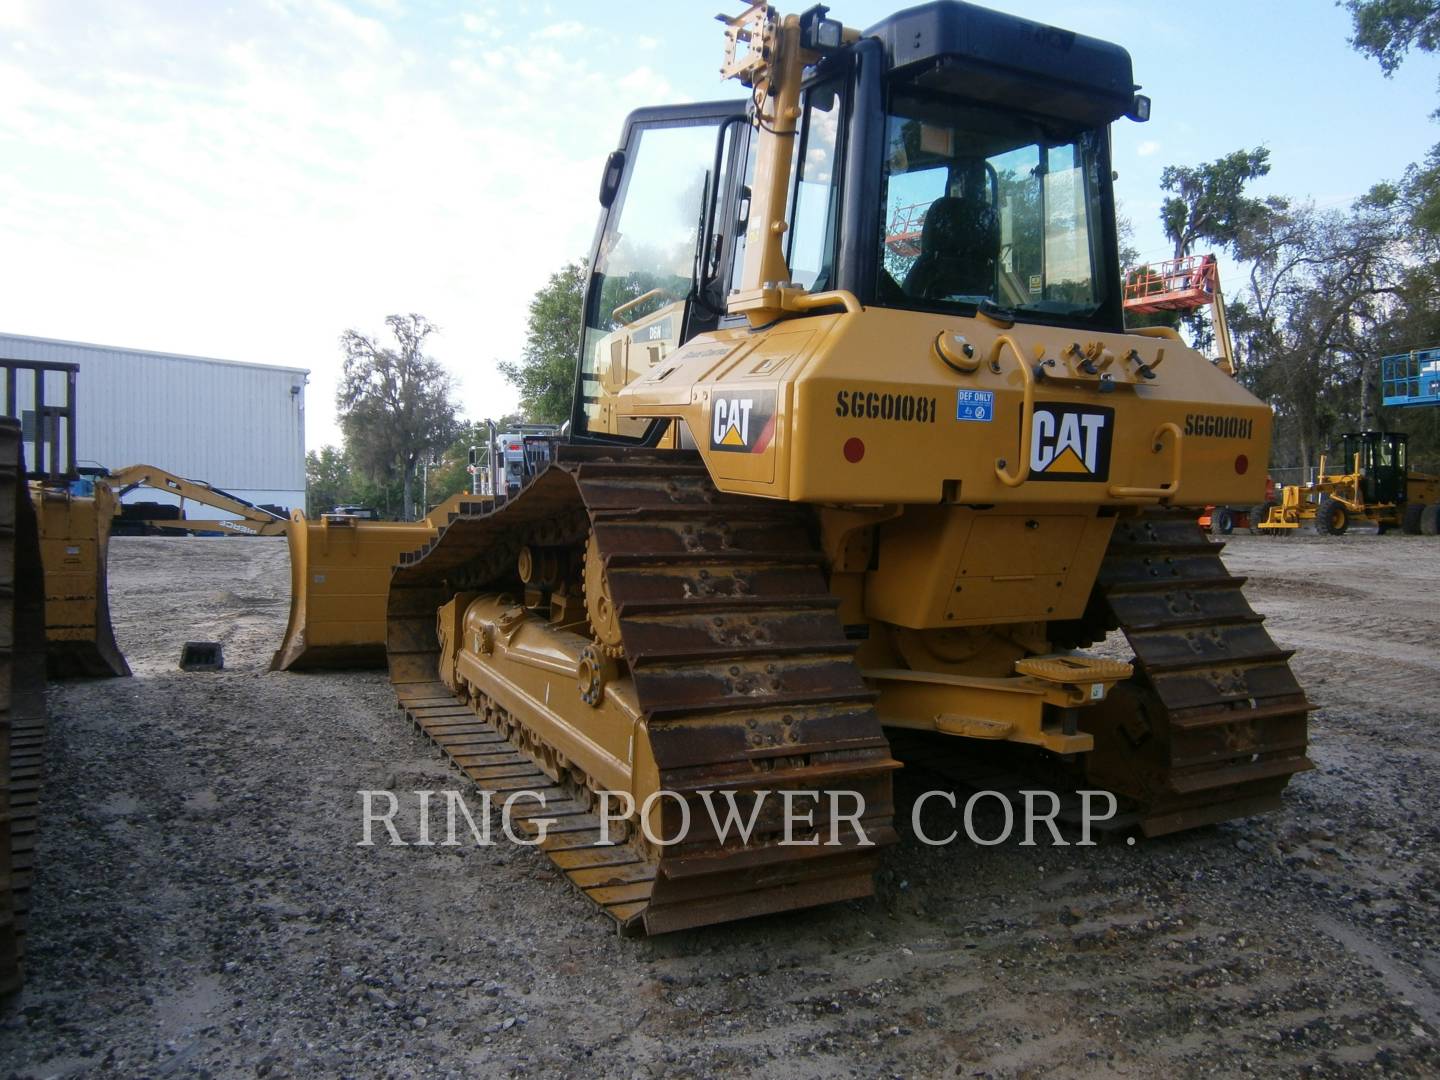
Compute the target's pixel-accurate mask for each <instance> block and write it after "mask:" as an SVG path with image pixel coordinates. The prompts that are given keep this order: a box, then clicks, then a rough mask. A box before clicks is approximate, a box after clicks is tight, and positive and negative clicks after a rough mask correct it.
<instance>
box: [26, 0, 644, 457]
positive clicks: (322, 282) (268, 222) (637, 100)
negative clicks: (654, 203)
mask: <svg viewBox="0 0 1440 1080" xmlns="http://www.w3.org/2000/svg"><path fill="white" fill-rule="evenodd" d="M5 2H6V0H0V4H3V3H5ZM354 2H358V0H354ZM59 7H60V6H59V5H56V7H55V8H48V7H40V8H35V9H32V10H33V12H34V13H35V14H36V16H37V18H38V20H39V24H40V25H39V26H38V28H37V32H36V33H35V34H32V35H27V40H29V41H31V42H32V44H33V45H34V48H33V49H32V51H31V53H29V54H26V55H18V54H9V55H6V56H5V57H4V59H3V60H0V100H4V101H5V103H6V106H5V108H4V109H3V110H0V160H3V161H5V162H6V167H5V169H3V170H0V236H4V237H5V248H6V258H5V259H4V260H0V296H4V297H5V299H6V310H5V314H4V315H3V316H0V328H3V329H5V330H10V331H14V332H18V333H30V334H37V335H41V336H48V337H59V338H69V339H78V340H92V341H100V342H105V343H110V344H118V345H132V346H135V347H139V348H158V349H163V350H167V351H173V352H193V353H198V354H202V355H210V356H222V357H231V358H234V359H240V360H252V361H259V362H270V363H282V364H294V365H296V366H300V367H308V368H310V369H312V376H311V385H310V389H309V394H308V404H309V408H308V409H307V419H308V430H307V436H306V437H307V441H308V443H309V445H311V446H318V445H321V444H323V443H325V442H335V441H337V439H338V432H337V431H336V428H335V426H334V421H333V400H334V389H335V382H336V379H337V377H338V374H339V366H340V364H339V361H340V356H339V350H338V348H337V345H336V340H337V338H338V336H339V334H340V332H341V331H342V330H344V329H346V328H347V327H355V328H356V329H361V330H367V331H378V330H381V329H383V326H382V320H383V319H384V317H385V315H387V314H389V313H391V312H396V311H402V312H403V311H419V312H422V313H424V314H425V315H427V316H429V317H430V318H431V319H433V320H434V321H435V322H436V323H437V324H438V325H439V326H440V327H441V328H442V333H441V334H440V335H438V336H437V337H436V338H434V339H432V343H433V352H434V355H435V356H436V357H437V358H438V359H440V360H441V361H442V362H443V363H445V364H446V365H447V366H448V367H449V368H450V369H451V370H452V371H453V372H454V373H455V374H456V375H457V377H458V379H459V381H460V384H461V391H462V407H463V410H464V412H465V413H466V414H467V415H469V416H471V417H474V418H483V417H485V416H488V415H495V416H498V415H500V414H502V413H505V412H507V411H509V410H510V409H512V408H513V407H514V404H515V393H514V389H513V388H512V387H511V386H509V385H508V384H507V383H506V382H505V381H504V380H503V379H502V378H501V377H500V375H499V374H498V372H497V371H496V370H495V368H494V362H495V361H496V360H497V359H511V358H514V357H515V356H516V355H517V354H518V352H519V351H520V348H521V346H522V344H523V340H524V313H525V310H526V306H527V304H528V301H529V299H530V297H531V295H532V294H533V293H534V291H535V290H536V289H537V288H538V287H540V286H541V285H543V284H544V282H545V280H546V279H547V277H548V276H549V275H550V273H551V272H553V271H554V270H555V269H556V268H557V267H558V266H559V265H561V264H562V263H563V262H565V261H567V260H569V259H571V258H574V257H576V256H580V255H583V254H584V253H585V251H586V249H587V247H588V244H589V240H590V236H591V232H592V230H593V228H594V222H595V214H596V211H597V208H596V205H595V198H594V189H595V183H596V179H597V177H598V175H599V170H600V166H601V163H602V161H603V160H604V156H605V153H606V152H607V151H608V150H609V149H610V148H611V144H612V142H613V140H614V138H615V136H616V134H617V132H618V131H619V127H620V122H621V120H622V119H623V117H624V115H625V113H626V112H628V111H629V110H630V109H631V108H632V107H634V106H635V105H638V104H651V103H656V102H661V101H667V100H670V98H671V88H670V86H669V84H668V82H667V81H666V80H665V79H664V78H663V77H662V76H661V75H660V74H659V73H658V72H656V71H654V70H651V69H649V68H643V67H642V68H641V69H639V70H632V71H629V73H628V74H627V76H626V77H625V78H624V79H621V80H617V79H616V78H614V76H613V73H611V72H609V71H607V70H603V69H601V68H600V67H597V66H596V65H597V64H598V63H600V61H599V60H592V59H590V58H589V54H588V50H583V49H582V50H574V49H573V48H571V49H567V48H566V47H565V45H564V41H563V39H556V41H555V42H554V46H553V47H552V46H551V45H549V44H547V45H546V46H545V47H542V48H537V47H536V46H535V45H534V44H533V43H532V44H530V45H529V46H526V47H524V48H520V47H517V46H507V45H505V44H504V43H503V41H502V42H496V43H494V44H493V45H492V46H491V47H489V48H487V50H486V51H485V52H483V53H482V52H479V51H477V50H474V49H471V50H469V51H466V50H464V49H462V48H461V46H460V43H459V42H458V41H456V40H455V39H453V38H448V37H447V40H448V41H452V42H453V44H451V45H450V46H449V47H447V48H444V49H440V50H431V49H425V48H422V49H420V55H421V57H422V60H417V61H416V62H414V63H408V64H407V63H404V62H403V58H402V50H400V49H398V48H396V47H395V45H394V38H395V36H396V35H393V34H391V33H390V31H389V30H387V29H386V27H385V26H384V25H383V24H382V23H380V22H377V21H376V20H373V19H369V18H366V17H364V16H360V15H356V14H355V12H354V11H353V10H351V8H349V7H345V6H344V5H341V4H338V3H335V2H334V0H321V2H317V0H272V2H271V3H270V5H269V6H268V7H260V6H254V5H239V6H237V7H235V8H231V9H226V10H225V12H224V14H215V13H213V12H212V11H211V10H210V9H206V11H205V13H204V14H200V10H201V9H199V8H198V7H197V8H195V9H185V10H187V11H193V12H195V14H194V15H193V16H192V17H188V18H187V17H181V16H175V15H173V14H171V15H168V16H167V17H166V18H165V19H157V18H156V17H155V15H154V13H152V12H148V11H147V10H145V9H144V7H143V6H142V5H141V4H139V3H137V4H136V6H135V8H134V9H132V8H129V7H124V8H122V7H115V8H108V9H102V12H103V15H102V16H100V17H97V18H95V19H94V20H93V21H92V22H85V23H80V22H75V21H73V20H70V19H69V18H68V17H66V16H64V15H63V14H61V13H59ZM214 10H215V11H218V9H214ZM480 17H481V18H484V15H483V14H482V16H480ZM157 24H163V25H157ZM454 25H455V24H454V23H450V26H451V27H453V26H454ZM490 25H491V24H489V23H487V24H486V26H490ZM494 29H496V31H497V32H498V30H499V26H498V24H497V25H496V26H495V27H494ZM337 31H339V32H338V33H337ZM386 42H389V44H385V43H386ZM577 101H583V102H584V103H585V107H584V108H583V109H577V108H576V107H575V103H576V102H577ZM537 117H544V118H545V122H544V123H543V124H541V123H537V120H536V118H537ZM76 297H84V298H85V302H84V303H78V304H77V303H76V302H75V298H76Z"/></svg>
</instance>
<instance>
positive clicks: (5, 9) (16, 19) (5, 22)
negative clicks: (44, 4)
mask: <svg viewBox="0 0 1440 1080" xmlns="http://www.w3.org/2000/svg"><path fill="white" fill-rule="evenodd" d="M29 8H30V5H29V4H28V3H27V2H26V0H0V26H3V27H5V28H6V29H9V30H20V29H23V28H24V27H25V26H27V25H29V22H30V11H29Z"/></svg>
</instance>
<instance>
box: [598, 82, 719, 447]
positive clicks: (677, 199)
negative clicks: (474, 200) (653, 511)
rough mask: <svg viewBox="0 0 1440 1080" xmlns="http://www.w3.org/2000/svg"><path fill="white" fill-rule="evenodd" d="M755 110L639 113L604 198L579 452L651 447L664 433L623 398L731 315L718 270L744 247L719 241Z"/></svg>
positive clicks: (609, 166)
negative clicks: (597, 446) (589, 446)
mask: <svg viewBox="0 0 1440 1080" xmlns="http://www.w3.org/2000/svg"><path fill="white" fill-rule="evenodd" d="M744 116H745V103H744V102H743V101H738V102H711V103H707V104H699V105H684V106H674V107H666V108H655V109H640V110H637V111H636V112H634V113H631V114H630V116H629V118H628V119H627V120H626V121H625V128H624V133H623V136H622V139H621V145H620V149H618V150H617V151H616V152H615V153H613V154H611V155H610V160H609V161H608V162H607V163H606V173H605V177H604V179H603V181H602V186H601V204H602V206H604V208H605V209H604V213H603V214H602V217H601V221H600V227H599V229H598V230H597V233H596V238H595V246H594V249H593V250H592V253H591V257H590V267H589V270H590V272H589V276H588V279H587V281H586V288H585V302H584V327H583V330H582V333H581V342H580V363H579V365H578V373H577V381H576V387H575V403H574V407H573V409H572V413H571V438H572V439H573V440H574V441H576V442H594V441H603V442H637V443H645V444H651V443H653V442H655V441H656V440H657V439H658V438H659V436H660V434H661V432H660V428H662V427H663V425H664V421H651V420H637V419H634V418H630V417H620V416H617V415H616V414H615V411H614V408H613V401H614V396H615V395H616V394H617V393H618V392H619V391H620V390H622V389H623V388H624V387H625V386H626V385H627V384H628V383H630V382H631V381H633V380H634V379H636V378H639V377H640V376H642V375H645V374H648V373H649V372H650V371H652V370H653V369H654V368H655V367H656V366H657V365H659V364H660V363H661V362H662V361H663V360H664V359H665V357H666V356H667V355H669V354H670V353H671V352H673V351H674V350H675V349H676V348H678V347H679V346H680V345H681V344H682V343H683V342H685V341H687V340H689V339H690V338H691V337H692V336H694V335H695V334H696V333H699V332H701V331H702V330H706V329H710V328H713V327H714V326H715V324H716V321H717V319H718V317H719V315H720V309H723V300H724V297H723V295H722V290H721V289H720V287H719V286H718V283H717V281H716V278H717V275H716V273H715V272H714V269H713V268H715V267H717V266H720V265H723V264H724V263H725V262H726V260H727V258H728V257H729V256H730V250H729V249H730V247H731V246H732V245H733V243H734V238H733V236H732V235H731V233H732V230H728V229H723V228H720V229H717V228H716V217H717V206H718V205H719V204H720V203H722V202H724V201H725V200H726V199H728V198H733V187H734V185H733V184H732V183H731V182H730V179H729V178H730V176H731V175H732V174H733V172H734V168H733V164H734V159H736V158H737V157H738V156H739V147H740V146H741V144H742V143H743V142H745V141H746V140H744V139H743V138H741V135H742V133H744V132H746V131H747V129H746V128H745V126H744V125H743V123H741V122H740V121H743V119H744Z"/></svg>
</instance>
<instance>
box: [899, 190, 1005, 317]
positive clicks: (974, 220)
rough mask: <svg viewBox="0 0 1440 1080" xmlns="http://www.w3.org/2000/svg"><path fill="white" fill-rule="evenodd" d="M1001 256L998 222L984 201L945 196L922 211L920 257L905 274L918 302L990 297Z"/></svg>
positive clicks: (905, 286) (910, 291)
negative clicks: (957, 297)
mask: <svg viewBox="0 0 1440 1080" xmlns="http://www.w3.org/2000/svg"><path fill="white" fill-rule="evenodd" d="M999 254H1000V220H999V218H998V217H997V216H996V214H995V210H994V208H993V207H991V206H989V205H988V204H987V203H986V202H985V201H984V199H982V198H974V197H965V196H955V195H945V196H942V197H941V198H938V199H936V200H935V201H934V202H933V203H931V204H930V209H928V210H926V211H925V224H924V225H922V226H921V228H920V257H919V258H917V259H916V260H915V265H914V266H912V267H911V268H910V272H909V273H908V274H906V275H905V285H904V289H905V292H906V293H907V294H908V295H910V296H913V297H915V298H917V299H922V300H943V299H944V298H946V297H949V296H993V295H994V294H995V262H996V259H997V258H998V256H999Z"/></svg>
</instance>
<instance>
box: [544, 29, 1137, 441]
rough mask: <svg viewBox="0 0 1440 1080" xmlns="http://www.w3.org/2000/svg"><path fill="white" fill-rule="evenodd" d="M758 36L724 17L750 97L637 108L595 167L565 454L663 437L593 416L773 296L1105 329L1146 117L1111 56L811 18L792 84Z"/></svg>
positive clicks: (1011, 35)
mask: <svg viewBox="0 0 1440 1080" xmlns="http://www.w3.org/2000/svg"><path fill="white" fill-rule="evenodd" d="M817 10H818V12H819V14H818V15H814V12H815V11H817ZM812 16H814V17H812ZM767 18H773V13H768V14H767V11H766V9H764V5H755V6H754V7H753V8H752V9H751V11H750V12H747V13H746V15H744V16H740V17H738V18H736V19H733V20H728V21H729V22H730V23H731V25H732V27H734V28H738V29H735V30H734V31H733V32H732V38H733V39H734V40H735V41H744V42H749V44H750V46H751V50H750V52H751V56H750V58H748V59H740V60H738V61H737V60H734V58H733V57H732V59H731V61H730V62H728V63H727V73H728V74H731V75H733V76H734V77H736V78H739V79H740V81H741V82H742V83H744V84H745V85H746V86H750V87H751V88H752V89H753V90H754V94H753V95H752V97H751V98H750V99H749V100H740V101H733V102H713V103H706V104H697V105H688V106H683V107H677V108H654V109H642V110H638V111H637V112H635V113H633V114H632V115H631V116H630V117H629V118H628V120H627V122H626V124H625V128H624V133H623V137H622V142H621V146H620V148H619V149H617V150H616V151H615V152H614V153H612V154H611V156H610V159H609V160H608V161H607V163H606V167H605V171H604V174H603V179H602V183H601V191H600V202H601V205H602V207H604V211H605V212H604V215H603V217H602V220H601V222H600V226H599V229H598V231H597V234H596V238H595V244H594V248H593V250H592V257H591V263H590V278H589V281H588V283H587V289H586V297H585V307H584V312H585V328H584V335H583V344H582V352H581V362H580V364H579V371H578V381H577V385H576V393H575V405H574V413H573V416H572V425H571V435H572V438H574V439H575V440H576V441H580V442H587V441H607V442H613V441H622V442H624V441H628V442H636V443H642V444H646V445H654V444H655V443H656V442H658V441H659V438H660V436H661V435H662V434H663V429H664V428H665V426H666V425H667V423H668V421H665V420H663V419H661V420H657V419H648V418H639V417H634V416H622V415H618V414H617V413H616V411H615V409H614V406H613V404H612V402H611V400H610V399H611V398H612V396H613V395H615V394H617V393H618V392H619V391H620V390H622V389H623V388H624V387H625V386H626V385H628V384H629V383H630V382H632V381H633V380H635V379H637V378H639V377H642V376H644V375H648V374H651V373H652V372H655V371H657V370H658V369H659V368H660V367H661V366H662V365H663V361H664V359H665V357H666V356H667V355H668V354H669V353H671V352H673V351H674V350H676V349H677V348H679V346H681V345H682V344H684V343H685V342H686V341H688V340H689V339H690V338H691V337H693V336H694V335H695V334H697V333H702V332H705V331H709V330H715V329H724V328H728V327H732V326H746V325H749V326H750V327H752V328H757V329H758V328H760V327H766V326H769V325H771V324H773V323H774V322H775V321H776V319H777V317H781V318H783V317H784V315H785V312H784V311H783V310H782V308H783V305H782V304H780V303H779V301H777V297H778V296H780V295H781V294H794V293H808V294H812V295H813V294H820V293H827V292H831V291H834V290H843V291H844V292H846V293H848V294H850V295H851V296H853V297H854V298H856V299H858V301H859V303H860V304H862V305H865V306H867V307H868V306H879V307H888V308H900V309H907V310H913V311H921V312H930V313H942V314H956V315H961V316H974V315H976V313H977V312H979V313H982V314H991V315H993V316H995V317H997V318H1003V319H1006V320H1010V321H1020V322H1032V323H1040V324H1046V325H1053V326H1063V327H1073V328H1075V329H1077V330H1093V331H1121V330H1122V329H1123V326H1124V322H1123V316H1122V308H1121V299H1122V297H1121V295H1120V285H1119V282H1120V268H1119V262H1118V256H1117V242H1116V232H1115V205H1114V194H1113V190H1112V187H1111V181H1112V174H1111V165H1110V137H1109V125H1110V123H1111V122H1112V121H1114V120H1116V119H1118V118H1120V117H1122V116H1130V117H1131V118H1132V119H1136V120H1143V119H1147V118H1148V110H1149V103H1148V100H1147V99H1145V98H1142V97H1138V96H1136V94H1135V90H1136V87H1135V85H1134V83H1133V82H1132V80H1131V65H1130V57H1129V55H1128V53H1126V52H1125V50H1124V49H1122V48H1120V47H1118V46H1115V45H1111V44H1109V43H1106V42H1102V41H1098V40H1095V39H1091V38H1086V37H1083V36H1080V35H1075V34H1069V33H1064V32H1061V31H1056V30H1053V29H1051V28H1043V27H1039V26H1038V24H1033V23H1029V22H1027V21H1026V20H1020V19H1015V18H1013V17H1010V16H1007V15H1003V14H999V13H996V12H992V11H987V10H984V9H982V8H978V7H974V6H973V5H970V4H966V3H959V2H946V3H936V4H928V5H924V6H922V7H918V8H913V9H911V10H909V11H903V12H900V13H898V14H896V15H893V16H891V17H890V18H888V19H886V20H884V21H883V22H881V23H879V24H878V25H876V26H874V27H872V28H870V29H869V30H867V31H865V32H863V33H858V34H857V33H854V32H851V31H845V32H844V34H843V36H841V35H840V34H839V30H838V24H836V38H835V40H826V39H825V36H824V35H823V33H817V32H811V31H803V28H804V27H805V26H806V25H807V23H806V20H807V19H809V20H810V22H809V25H810V26H811V27H812V28H813V27H815V26H817V25H821V26H823V24H825V23H826V22H828V20H825V19H824V9H812V12H808V13H806V15H802V16H801V17H800V20H801V26H802V31H803V32H802V36H804V35H805V34H808V35H809V36H808V37H806V38H805V40H806V42H807V44H806V45H805V46H804V49H805V51H803V52H802V54H801V55H800V59H799V60H798V61H797V62H796V63H795V64H794V66H792V67H791V68H790V69H789V70H791V71H792V72H798V73H799V75H798V78H795V79H790V78H788V77H787V76H786V75H785V72H784V70H781V69H783V68H784V64H783V62H782V61H780V60H778V59H776V58H775V57H774V56H773V55H771V52H770V50H769V49H768V47H762V45H761V42H762V40H764V41H767V42H768V41H769V40H770V39H768V38H764V35H765V34H766V33H768V32H769V30H767V25H768V24H767V23H766V22H765V20H766V19H767ZM816 20H818V23H817V21H816ZM742 22H743V23H745V26H744V27H743V28H742V27H741V23H742ZM1040 31H1043V32H1044V33H1048V34H1050V35H1052V36H1051V37H1048V38H1047V37H1045V36H1044V34H1041V36H1040V37H1039V38H1037V37H1036V34H1037V32H1040ZM1056 35H1058V36H1056ZM1061 38H1063V40H1061ZM767 65H768V67H767ZM760 70H769V71H770V74H769V75H768V76H766V75H761V74H756V72H757V71H760ZM764 78H769V79H770V80H771V81H770V82H769V83H764V82H763V79H764ZM795 84H798V86H796V85H795ZM791 100H793V102H794V104H793V107H790V106H788V105H787V106H785V107H783V108H782V105H780V104H777V101H778V102H782V103H784V102H788V101H791ZM777 109H778V110H780V112H777V113H776V114H775V115H777V116H779V115H780V113H781V112H783V113H784V114H785V115H786V116H788V117H789V118H790V120H791V121H793V128H794V130H793V132H792V131H785V130H780V129H779V128H777V126H776V122H775V121H774V120H771V119H767V118H768V117H770V115H771V112H772V111H773V110H777ZM762 219H763V220H762ZM766 222H768V225H767V224H766ZM767 274H768V275H770V277H769V278H768V279H767V276H766V275H767ZM779 274H784V275H785V278H784V279H781V280H775V279H774V276H775V275H779ZM792 310H794V309H792Z"/></svg>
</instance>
